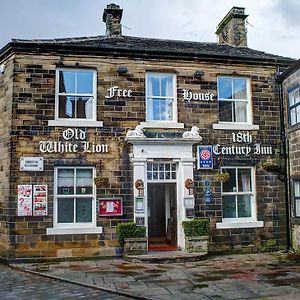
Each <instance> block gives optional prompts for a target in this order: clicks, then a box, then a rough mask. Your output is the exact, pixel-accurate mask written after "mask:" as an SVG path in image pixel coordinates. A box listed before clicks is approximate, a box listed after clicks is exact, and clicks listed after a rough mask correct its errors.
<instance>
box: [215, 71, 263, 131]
mask: <svg viewBox="0 0 300 300" xmlns="http://www.w3.org/2000/svg"><path fill="white" fill-rule="evenodd" d="M220 78H229V79H244V80H246V88H247V93H246V94H247V98H246V99H223V98H220V96H219V92H220V89H219V79H220ZM232 84H233V83H232ZM217 88H218V103H219V102H220V101H227V102H229V101H230V102H244V103H247V112H246V115H247V121H246V122H224V121H219V122H218V124H213V129H228V130H235V129H237V130H259V126H258V125H253V113H252V101H251V84H250V78H249V77H245V76H229V75H220V76H218V77H217ZM231 88H232V90H233V86H232V87H231ZM219 114H220V112H219Z"/></svg>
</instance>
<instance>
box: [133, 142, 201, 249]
mask: <svg viewBox="0 0 300 300" xmlns="http://www.w3.org/2000/svg"><path fill="white" fill-rule="evenodd" d="M197 142H198V141H197ZM130 143H131V144H132V145H133V147H132V153H130V157H131V163H132V165H133V190H134V199H136V197H139V196H140V194H139V193H140V191H139V190H138V189H137V188H136V187H135V183H136V181H137V180H142V181H143V183H144V189H143V194H144V196H143V197H144V210H143V212H136V208H135V200H134V221H136V219H137V218H144V225H145V226H146V228H147V229H148V217H147V216H148V210H147V207H148V203H147V183H148V180H147V163H148V162H153V161H169V162H175V163H176V164H177V178H176V207H177V224H176V227H177V239H176V240H177V245H176V246H177V247H178V248H181V249H184V246H185V243H184V234H183V229H182V221H185V220H187V218H186V212H185V206H184V198H191V197H194V196H191V195H189V191H188V189H187V188H186V187H185V181H186V179H193V170H194V161H195V159H194V158H193V149H192V146H193V144H195V143H196V141H195V140H184V139H174V140H165V139H150V138H149V139H144V138H143V139H141V138H135V139H131V140H130ZM147 232H148V231H147Z"/></svg>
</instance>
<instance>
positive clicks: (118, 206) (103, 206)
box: [98, 198, 123, 216]
mask: <svg viewBox="0 0 300 300" xmlns="http://www.w3.org/2000/svg"><path fill="white" fill-rule="evenodd" d="M98 202H99V216H122V215H123V205H122V199H121V198H106V199H103V198H99V199H98Z"/></svg>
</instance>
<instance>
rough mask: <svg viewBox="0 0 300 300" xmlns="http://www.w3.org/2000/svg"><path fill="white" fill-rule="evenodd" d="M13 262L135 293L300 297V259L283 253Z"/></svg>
mask: <svg viewBox="0 0 300 300" xmlns="http://www.w3.org/2000/svg"><path fill="white" fill-rule="evenodd" d="M152 255H153V254H152ZM154 256H155V255H154ZM154 261H155V260H154ZM13 266H14V267H16V268H21V269H23V270H26V271H29V272H33V273H34V274H39V275H42V276H47V277H48V276H49V278H54V279H59V280H63V281H64V282H65V283H66V282H69V283H75V284H76V286H78V285H80V286H82V287H84V286H86V287H89V288H90V287H93V288H95V289H96V290H102V291H106V292H112V293H114V294H115V295H120V296H122V295H123V297H126V296H127V297H129V298H130V297H131V298H136V299H160V300H163V299H172V300H173V299H180V300H182V299H189V300H192V299H197V300H199V299H200V300H201V299H205V300H209V299H210V300H212V299H218V300H223V299H224V300H225V299H226V300H228V299H260V300H269V299H272V300H273V299H275V300H277V299H284V300H290V299H293V300H294V299H299V300H300V260H299V257H297V256H295V255H291V254H286V253H263V254H243V255H223V256H208V257H206V258H205V259H204V260H198V261H194V262H179V263H178V262H175V263H157V262H155V263H151V262H149V261H147V262H145V261H143V260H138V259H134V260H132V261H128V260H125V259H120V258H114V259H103V260H86V261H64V262H56V263H41V264H38V263H27V264H16V265H13ZM101 299H110V298H105V297H104V298H101Z"/></svg>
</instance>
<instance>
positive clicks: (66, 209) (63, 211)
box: [57, 198, 74, 223]
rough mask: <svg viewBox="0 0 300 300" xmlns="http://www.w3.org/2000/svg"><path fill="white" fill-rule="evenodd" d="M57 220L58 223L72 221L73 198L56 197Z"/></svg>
mask: <svg viewBox="0 0 300 300" xmlns="http://www.w3.org/2000/svg"><path fill="white" fill-rule="evenodd" d="M57 222H58V223H73V222H74V199H73V198H58V199H57Z"/></svg>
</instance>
